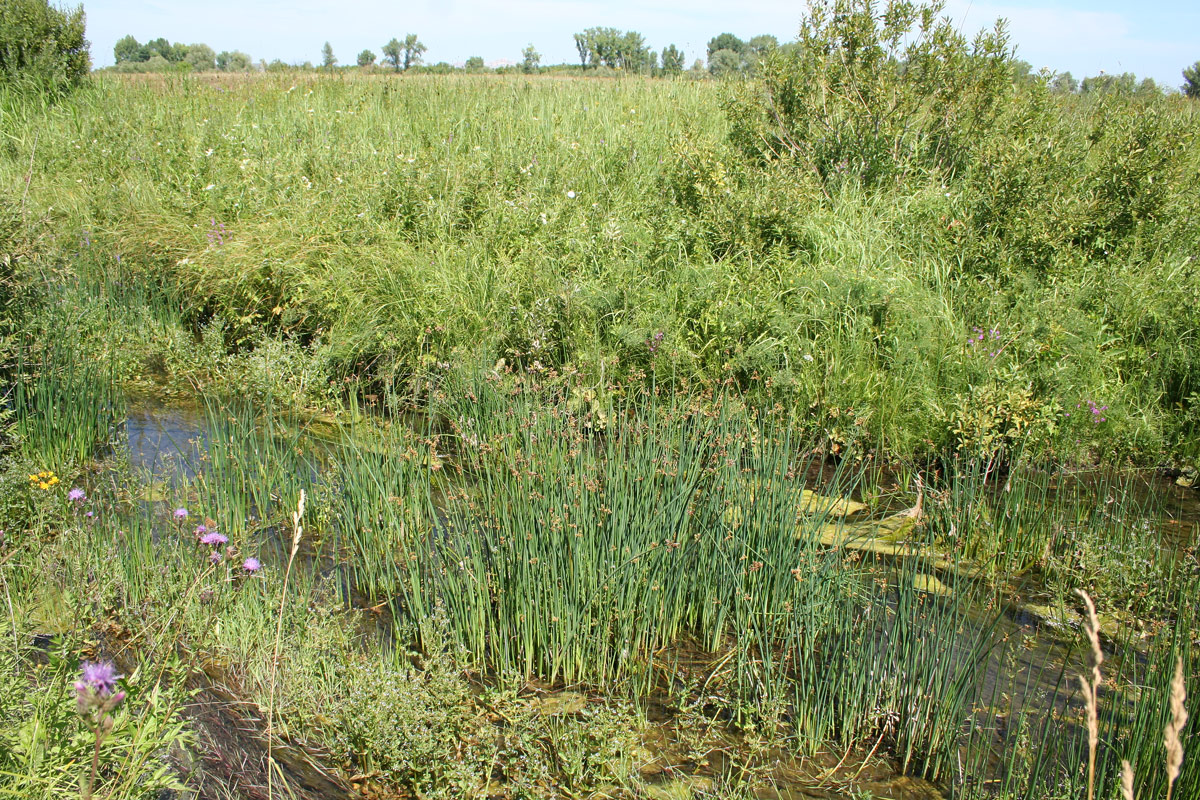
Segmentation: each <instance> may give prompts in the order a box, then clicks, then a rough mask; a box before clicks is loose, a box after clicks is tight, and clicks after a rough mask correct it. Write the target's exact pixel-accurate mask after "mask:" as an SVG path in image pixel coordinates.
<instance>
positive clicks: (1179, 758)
mask: <svg viewBox="0 0 1200 800" xmlns="http://www.w3.org/2000/svg"><path fill="white" fill-rule="evenodd" d="M1186 699H1187V689H1185V688H1184V683H1183V658H1182V657H1180V658H1179V659H1178V660H1176V662H1175V677H1174V679H1172V681H1171V720H1170V721H1169V722H1168V723H1167V726H1166V728H1165V729H1164V730H1163V744H1165V745H1166V748H1167V800H1171V790H1172V789H1173V788H1174V787H1175V779H1176V778H1178V777H1179V768H1180V767H1181V766H1182V765H1183V742H1182V741H1181V740H1180V738H1179V734H1180V733H1182V732H1183V726H1184V725H1186V724H1187V720H1188V713H1187V708H1186V707H1185V706H1184V700H1186Z"/></svg>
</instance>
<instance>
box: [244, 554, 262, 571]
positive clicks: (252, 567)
mask: <svg viewBox="0 0 1200 800" xmlns="http://www.w3.org/2000/svg"><path fill="white" fill-rule="evenodd" d="M242 569H244V570H246V572H249V573H250V574H251V575H253V574H254V573H255V572H258V571H259V570H260V569H262V562H261V561H259V560H258V559H257V558H255V557H254V556H251V557H250V558H247V559H246V560H245V561H243V562H242Z"/></svg>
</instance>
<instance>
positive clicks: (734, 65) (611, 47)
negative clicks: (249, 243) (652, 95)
mask: <svg viewBox="0 0 1200 800" xmlns="http://www.w3.org/2000/svg"><path fill="white" fill-rule="evenodd" d="M19 1H20V2H22V3H33V4H36V3H40V2H41V0H19ZM76 24H77V26H78V28H79V32H78V38H79V39H80V40H82V14H79V15H78V17H77V23H76ZM573 38H574V43H575V49H576V52H577V53H578V54H579V67H578V69H579V70H580V71H582V72H588V71H589V70H590V71H614V72H618V71H619V72H624V73H627V74H640V75H652V76H663V77H671V76H676V75H681V74H683V73H684V71H685V70H686V69H688V68H687V67H686V59H685V55H684V53H683V51H682V50H680V49H679V48H678V47H676V46H675V44H674V43H672V44H668V45H667V46H665V47H664V48H663V49H662V51H661V53H660V52H656V51H654V50H652V49H650V47H649V45H647V43H646V38H645V36H643V35H642V34H641V33H639V32H638V31H622V30H619V29H617V28H608V27H593V28H587V29H586V30H583V31H580V32H579V33H576V34H574V35H573ZM799 46H800V45H799V43H798V42H787V43H783V44H781V43H780V42H779V40H778V39H777V38H776V37H775V36H772V35H770V34H760V35H758V36H753V37H751V38H749V39H746V40H743V39H741V38H739V37H738V36H736V35H734V34H732V33H721V34H718V35H717V36H714V37H713V38H712V39H710V40H709V41H708V45H707V47H706V50H705V58H704V59H699V58H697V59H696V60H695V61H694V62H693V63H692V65H691V67H690V72H691V74H693V75H699V74H705V73H707V74H708V75H711V76H713V77H718V78H729V77H739V76H743V77H749V76H754V75H756V74H757V73H758V71H759V68H760V66H761V65H762V64H763V63H764V62H765V61H766V59H768V58H770V57H771V55H772V53H778V54H779V55H780V56H782V57H788V56H789V55H793V56H794V55H795V50H796V48H797V47H799ZM427 52H428V48H427V47H426V46H425V44H424V43H423V42H422V41H421V40H420V38H419V37H418V36H417V35H416V34H414V33H409V34H406V35H405V37H404V38H403V39H399V38H396V37H393V38H392V39H391V40H390V41H388V42H387V43H385V44H384V45H382V46H381V48H380V55H378V56H377V55H376V54H375V53H374V52H373V51H372V50H370V49H369V48H368V49H364V50H362V51H361V52H360V53H359V54H358V55H357V57H356V58H355V66H357V67H359V68H360V69H372V68H381V69H391V70H392V71H394V72H406V71H408V70H411V69H414V68H417V67H421V68H423V71H427V72H451V71H454V70H455V69H456V68H455V67H453V66H451V65H450V64H447V63H445V62H440V63H438V64H434V65H431V66H426V65H425V53H427ZM113 55H114V57H115V60H116V66H115V67H114V69H115V70H116V71H119V72H125V71H129V72H159V71H166V70H169V69H171V68H177V69H178V68H183V69H190V70H195V71H212V70H217V71H221V72H245V71H248V70H250V69H254V68H255V64H254V61H253V59H252V58H251V57H250V56H249V55H248V54H246V53H243V52H241V51H239V50H232V51H230V50H224V51H221V52H219V53H218V52H215V51H214V50H213V48H211V47H209V46H208V45H206V44H202V43H197V44H183V43H182V42H175V43H171V42H170V41H168V40H167V39H164V38H161V37H160V38H158V39H152V40H150V41H148V42H146V43H145V44H142V43H140V42H138V40H137V39H136V38H134V37H133V36H125V37H122V38H121V39H120V40H118V41H117V43H116V45H115V46H114V47H113ZM2 59H3V53H0V65H2V63H3V61H2ZM338 63H339V61H338V58H337V56H336V55H335V54H334V52H333V46H332V45H331V44H330V43H329V42H325V44H324V45H323V46H322V48H321V64H320V67H321V68H323V69H326V70H332V69H334V68H335V67H337V65H338ZM297 66H299V67H301V68H314V65H313V64H311V63H308V62H306V63H304V64H302V65H297ZM1014 67H1015V78H1016V80H1018V81H1025V80H1034V79H1036V78H1038V77H1044V78H1045V80H1047V82H1048V84H1049V86H1050V88H1051V89H1052V90H1053V91H1055V92H1056V93H1059V94H1075V93H1079V94H1104V93H1116V94H1122V95H1130V96H1134V95H1138V96H1149V95H1153V94H1158V93H1162V92H1163V91H1165V90H1166V87H1164V86H1161V85H1159V84H1158V83H1156V82H1155V81H1154V80H1153V79H1152V78H1143V79H1142V80H1140V81H1139V80H1138V79H1137V77H1136V76H1135V75H1134V74H1133V73H1131V72H1125V73H1121V74H1119V75H1110V74H1105V73H1103V72H1101V73H1100V74H1099V75H1095V76H1090V77H1086V78H1084V79H1083V80H1077V79H1076V78H1075V77H1074V76H1073V75H1072V74H1071V73H1070V72H1058V73H1052V74H1050V75H1048V76H1040V74H1035V73H1034V71H1033V67H1032V65H1030V64H1029V63H1028V62H1024V61H1020V60H1017V61H1014ZM257 68H258V69H263V70H268V71H270V70H282V69H292V68H293V66H292V65H289V64H285V63H284V62H282V61H279V60H275V61H272V62H270V63H267V62H265V61H263V62H259V64H258V66H257ZM461 69H463V70H465V71H466V72H476V73H478V72H484V71H487V67H486V66H485V65H484V61H483V57H482V56H471V57H470V58H468V59H467V60H466V63H465V64H464V65H463V66H462V67H461ZM513 69H516V70H518V71H520V72H524V73H534V72H539V71H541V70H542V69H543V68H542V66H541V54H540V53H538V52H537V50H536V49H535V48H534V46H533V45H532V44H530V45H528V46H527V47H526V48H525V49H524V50H523V51H522V52H521V61H520V62H518V63H517V64H516V65H514V67H513ZM560 69H561V68H560ZM1183 78H1184V83H1183V85H1182V86H1181V87H1180V91H1181V92H1182V93H1183V94H1184V95H1186V96H1188V97H1193V98H1195V97H1200V61H1198V62H1196V63H1195V64H1193V65H1192V66H1190V67H1187V68H1186V69H1184V70H1183Z"/></svg>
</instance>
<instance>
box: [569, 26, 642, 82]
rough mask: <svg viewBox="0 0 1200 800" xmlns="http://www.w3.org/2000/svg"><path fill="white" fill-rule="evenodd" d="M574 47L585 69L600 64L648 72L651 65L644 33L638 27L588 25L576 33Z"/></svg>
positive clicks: (627, 70)
mask: <svg viewBox="0 0 1200 800" xmlns="http://www.w3.org/2000/svg"><path fill="white" fill-rule="evenodd" d="M575 49H576V50H577V51H578V53H579V61H580V64H581V65H582V66H583V67H584V68H585V69H586V68H588V67H591V68H593V69H594V68H596V67H599V66H601V65H603V66H606V67H608V68H610V69H620V70H624V71H625V72H648V71H650V70H651V69H652V68H653V66H654V64H653V60H654V59H652V58H651V55H652V54H651V51H650V48H649V47H647V46H646V42H645V37H644V36H642V34H640V33H638V32H637V31H620V30H617V29H616V28H588V29H587V30H585V31H583V32H582V33H577V34H575Z"/></svg>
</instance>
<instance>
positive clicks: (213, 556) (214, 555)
mask: <svg viewBox="0 0 1200 800" xmlns="http://www.w3.org/2000/svg"><path fill="white" fill-rule="evenodd" d="M208 560H209V561H211V562H212V563H213V564H220V563H221V553H220V552H219V551H217V550H213V551H212V552H211V553H209V554H208Z"/></svg>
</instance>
